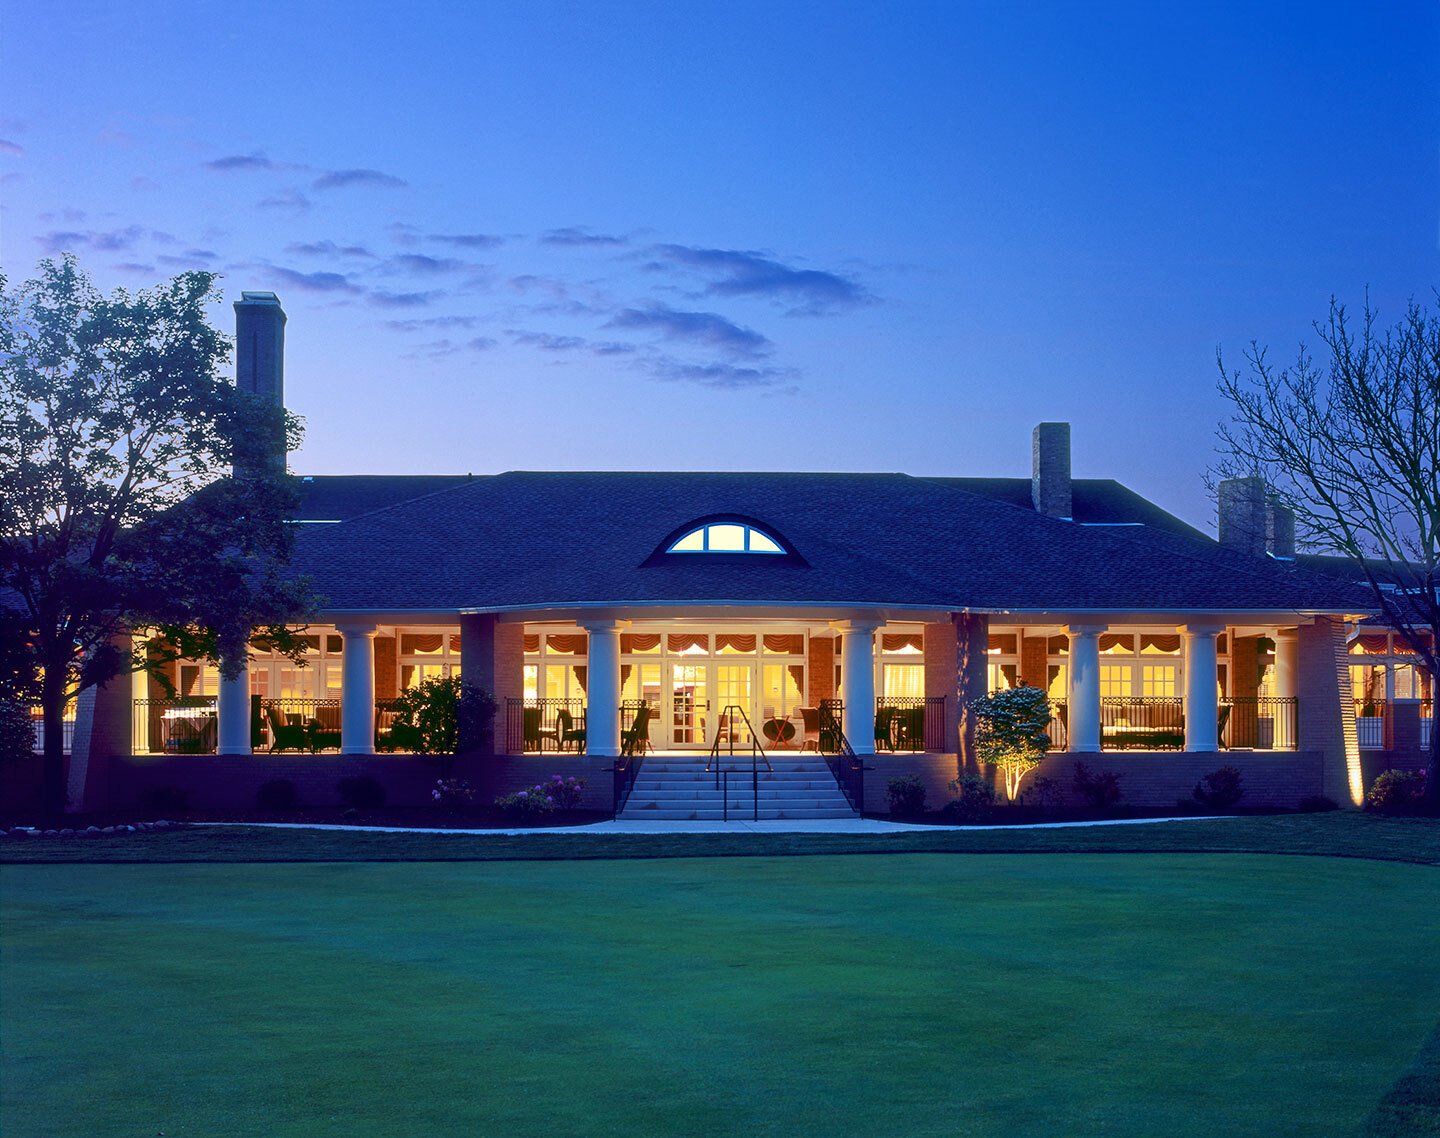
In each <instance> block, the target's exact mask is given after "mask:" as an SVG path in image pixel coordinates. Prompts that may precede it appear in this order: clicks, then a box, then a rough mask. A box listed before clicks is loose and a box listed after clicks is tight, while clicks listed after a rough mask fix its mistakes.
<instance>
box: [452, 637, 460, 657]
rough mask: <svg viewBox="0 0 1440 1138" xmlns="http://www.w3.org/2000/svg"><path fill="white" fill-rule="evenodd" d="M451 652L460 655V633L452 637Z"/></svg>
mask: <svg viewBox="0 0 1440 1138" xmlns="http://www.w3.org/2000/svg"><path fill="white" fill-rule="evenodd" d="M450 651H451V652H454V653H455V654H456V655H457V656H458V655H459V654H460V634H459V633H458V632H455V633H452V634H451V635H450Z"/></svg>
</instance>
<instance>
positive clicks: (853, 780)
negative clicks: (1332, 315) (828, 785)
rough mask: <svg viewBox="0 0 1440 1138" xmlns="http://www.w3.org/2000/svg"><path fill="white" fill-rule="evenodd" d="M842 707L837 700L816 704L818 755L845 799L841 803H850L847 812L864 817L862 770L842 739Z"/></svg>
mask: <svg viewBox="0 0 1440 1138" xmlns="http://www.w3.org/2000/svg"><path fill="white" fill-rule="evenodd" d="M842 710H843V704H841V702H840V701H839V700H829V699H827V700H822V701H821V703H820V740H821V746H820V751H821V753H822V754H824V756H825V763H826V765H827V766H828V767H829V768H830V773H831V774H832V775H834V776H835V782H836V783H837V784H838V785H839V787H840V792H841V793H842V794H844V795H845V801H847V802H848V803H850V809H852V810H854V811H855V813H856V814H860V815H864V813H865V767H864V765H863V764H862V763H861V762H860V759H859V758H858V757H857V756H856V754H855V749H854V748H853V747H851V746H850V740H849V739H847V738H845V732H844V730H843V729H842V728H841V726H840V719H841V716H840V713H841V711H842ZM827 742H829V743H830V744H831V745H832V749H829V750H827V749H826V746H825V744H826V743H827Z"/></svg>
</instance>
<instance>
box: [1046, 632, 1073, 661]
mask: <svg viewBox="0 0 1440 1138" xmlns="http://www.w3.org/2000/svg"><path fill="white" fill-rule="evenodd" d="M1045 651H1046V652H1047V653H1048V654H1049V655H1051V656H1059V655H1062V654H1064V653H1066V652H1069V651H1070V638H1069V637H1068V636H1052V637H1050V640H1049V642H1048V643H1047V644H1046V645H1045Z"/></svg>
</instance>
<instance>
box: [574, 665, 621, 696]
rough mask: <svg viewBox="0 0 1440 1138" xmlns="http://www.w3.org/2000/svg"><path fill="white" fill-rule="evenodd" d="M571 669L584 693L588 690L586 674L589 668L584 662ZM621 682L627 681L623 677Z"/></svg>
mask: <svg viewBox="0 0 1440 1138" xmlns="http://www.w3.org/2000/svg"><path fill="white" fill-rule="evenodd" d="M571 671H573V672H574V673H575V682H576V683H577V684H579V685H580V692H581V694H582V695H583V694H584V693H585V692H586V691H587V690H588V689H587V688H586V687H585V676H586V674H587V672H588V671H589V669H587V668H586V667H585V665H584V664H576V665H575V667H574V668H572V669H571ZM620 682H621V683H622V684H623V683H624V682H625V681H624V680H623V679H622V680H621V681H620Z"/></svg>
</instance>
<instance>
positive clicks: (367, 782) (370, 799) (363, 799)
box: [335, 774, 387, 810]
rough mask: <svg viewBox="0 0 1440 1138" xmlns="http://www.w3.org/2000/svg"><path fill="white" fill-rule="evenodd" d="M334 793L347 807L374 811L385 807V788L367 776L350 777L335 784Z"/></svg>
mask: <svg viewBox="0 0 1440 1138" xmlns="http://www.w3.org/2000/svg"><path fill="white" fill-rule="evenodd" d="M335 792H336V793H337V794H339V795H340V801H341V802H343V803H345V805H347V806H355V807H357V808H359V809H361V810H376V809H379V808H380V807H381V806H384V805H385V799H386V797H387V795H386V793H385V788H384V787H383V786H381V785H380V784H379V783H378V782H376V781H375V780H374V779H373V778H371V777H370V776H369V775H365V774H359V775H350V776H348V777H346V778H342V779H341V780H340V781H339V782H337V783H336V784H335Z"/></svg>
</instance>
